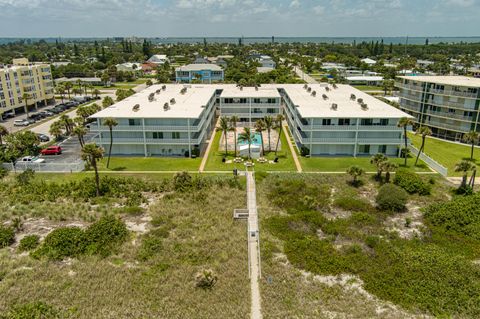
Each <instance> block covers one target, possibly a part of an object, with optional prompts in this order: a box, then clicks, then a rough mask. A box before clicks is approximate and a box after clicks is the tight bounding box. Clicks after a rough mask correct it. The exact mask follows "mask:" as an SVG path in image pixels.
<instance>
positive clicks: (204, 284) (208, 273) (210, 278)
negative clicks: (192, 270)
mask: <svg viewBox="0 0 480 319" xmlns="http://www.w3.org/2000/svg"><path fill="white" fill-rule="evenodd" d="M217 280H218V277H217V275H216V274H215V273H214V272H213V270H211V269H204V270H202V271H199V272H198V273H197V274H196V275H195V286H196V287H198V288H202V289H212V288H213V286H215V284H216V283H217Z"/></svg>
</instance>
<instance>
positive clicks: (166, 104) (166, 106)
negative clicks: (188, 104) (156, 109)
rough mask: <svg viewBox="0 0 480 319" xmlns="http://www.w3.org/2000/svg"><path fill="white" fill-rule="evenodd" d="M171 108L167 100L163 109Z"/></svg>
mask: <svg viewBox="0 0 480 319" xmlns="http://www.w3.org/2000/svg"><path fill="white" fill-rule="evenodd" d="M169 109H170V105H169V104H168V102H166V103H165V104H163V110H164V111H168V110H169Z"/></svg>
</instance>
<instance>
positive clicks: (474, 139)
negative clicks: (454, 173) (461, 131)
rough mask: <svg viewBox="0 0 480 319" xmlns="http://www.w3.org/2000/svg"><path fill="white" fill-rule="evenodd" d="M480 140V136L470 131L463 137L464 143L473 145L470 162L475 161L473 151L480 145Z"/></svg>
mask: <svg viewBox="0 0 480 319" xmlns="http://www.w3.org/2000/svg"><path fill="white" fill-rule="evenodd" d="M479 138H480V135H479V134H478V133H477V132H475V131H470V132H468V133H466V134H465V135H463V141H464V142H465V143H469V144H471V145H472V149H471V151H470V160H473V150H474V149H475V144H478V140H479Z"/></svg>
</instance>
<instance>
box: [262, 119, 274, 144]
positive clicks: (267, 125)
mask: <svg viewBox="0 0 480 319" xmlns="http://www.w3.org/2000/svg"><path fill="white" fill-rule="evenodd" d="M263 122H264V123H265V129H266V130H267V133H268V151H269V152H270V151H271V150H272V147H271V144H270V132H271V130H272V129H273V128H274V126H275V121H274V120H273V117H271V116H270V115H267V116H265V117H264V118H263Z"/></svg>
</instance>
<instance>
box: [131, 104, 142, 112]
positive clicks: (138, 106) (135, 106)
mask: <svg viewBox="0 0 480 319" xmlns="http://www.w3.org/2000/svg"><path fill="white" fill-rule="evenodd" d="M132 110H133V112H138V110H140V104H135V105H134V106H133V108H132Z"/></svg>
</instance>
